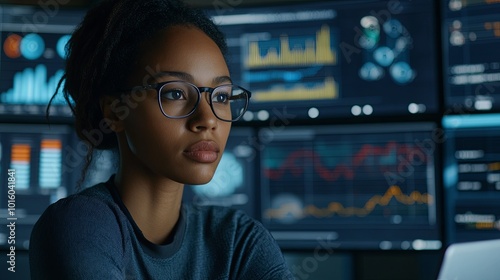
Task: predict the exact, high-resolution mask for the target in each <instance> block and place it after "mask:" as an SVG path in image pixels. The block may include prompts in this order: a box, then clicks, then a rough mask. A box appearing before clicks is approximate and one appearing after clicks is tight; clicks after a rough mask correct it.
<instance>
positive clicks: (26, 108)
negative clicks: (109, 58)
mask: <svg viewBox="0 0 500 280" xmlns="http://www.w3.org/2000/svg"><path fill="white" fill-rule="evenodd" d="M83 13H84V12H83V9H63V8H62V7H59V8H58V9H57V10H52V9H43V7H42V6H21V5H10V6H7V5H1V6H0V39H1V43H2V50H1V51H0V117H1V118H4V119H5V118H17V119H22V120H23V121H24V120H25V121H32V120H39V119H40V116H44V115H45V110H46V108H47V103H48V102H49V100H50V98H51V97H52V95H53V94H54V93H55V91H56V88H57V85H58V83H59V80H60V79H61V77H62V76H63V73H64V71H63V69H64V63H65V58H66V49H65V46H66V43H67V42H68V40H69V38H70V34H71V33H72V32H73V30H74V28H75V26H76V25H77V24H78V23H79V22H80V21H81V20H82V17H83ZM58 92H59V94H58V96H57V97H56V98H55V99H54V100H53V105H54V106H52V107H51V115H52V116H55V117H63V118H69V117H70V116H71V110H70V109H69V107H68V106H67V105H66V103H65V100H64V98H63V97H62V94H60V91H58Z"/></svg>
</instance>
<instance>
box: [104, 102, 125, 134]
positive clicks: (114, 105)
mask: <svg viewBox="0 0 500 280" xmlns="http://www.w3.org/2000/svg"><path fill="white" fill-rule="evenodd" d="M99 103H100V106H101V111H102V115H103V118H104V119H103V120H104V122H106V123H107V125H108V126H109V129H111V130H112V131H114V132H121V131H123V119H125V117H126V115H124V114H123V113H122V111H123V110H120V103H121V102H120V99H119V98H118V97H114V96H110V95H104V96H102V97H101V98H100V100H99ZM123 106H125V105H123Z"/></svg>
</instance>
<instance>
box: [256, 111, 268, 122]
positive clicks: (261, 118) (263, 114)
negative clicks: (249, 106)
mask: <svg viewBox="0 0 500 280" xmlns="http://www.w3.org/2000/svg"><path fill="white" fill-rule="evenodd" d="M257 119H258V120H259V121H266V120H268V119H269V112H268V111H266V110H261V111H259V112H257Z"/></svg>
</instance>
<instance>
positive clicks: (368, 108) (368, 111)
mask: <svg viewBox="0 0 500 280" xmlns="http://www.w3.org/2000/svg"><path fill="white" fill-rule="evenodd" d="M372 113H373V107H372V106H371V105H365V106H363V114H365V115H371V114H372Z"/></svg>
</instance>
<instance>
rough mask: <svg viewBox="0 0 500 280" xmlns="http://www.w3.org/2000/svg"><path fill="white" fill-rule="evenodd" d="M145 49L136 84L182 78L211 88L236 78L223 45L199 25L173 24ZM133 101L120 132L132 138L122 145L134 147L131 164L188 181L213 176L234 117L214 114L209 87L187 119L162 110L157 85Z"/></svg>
mask: <svg viewBox="0 0 500 280" xmlns="http://www.w3.org/2000/svg"><path fill="white" fill-rule="evenodd" d="M141 50H142V52H141V55H140V58H139V60H138V64H137V67H135V69H137V70H136V71H135V72H133V73H132V75H131V78H130V81H129V82H130V85H131V86H132V85H144V84H146V83H147V82H149V83H155V82H167V81H178V80H182V81H186V82H189V83H192V84H194V85H196V86H198V87H211V88H214V87H216V86H219V85H222V84H229V83H231V80H230V79H229V71H228V68H227V65H226V62H225V60H224V57H223V55H222V53H221V51H220V49H219V48H218V46H217V45H216V44H215V42H214V41H212V39H210V37H208V36H207V35H206V34H205V33H203V32H202V31H201V30H199V29H197V28H195V27H186V26H175V27H170V28H168V29H166V30H164V31H162V32H160V33H159V34H158V35H157V36H155V38H154V39H153V40H151V41H149V42H147V43H146V44H144V45H143V46H142V49H141ZM152 76H154V77H152ZM128 104H129V106H130V107H131V110H130V113H129V114H128V116H127V117H126V118H125V119H124V120H123V122H122V124H123V126H122V127H123V131H122V132H120V134H121V135H119V137H123V139H122V140H124V141H122V143H123V142H126V147H120V149H124V148H125V149H128V151H127V152H128V154H130V155H131V156H130V159H131V160H130V161H131V162H129V163H125V164H132V165H133V167H134V168H139V169H143V171H144V172H146V173H152V174H154V175H159V176H161V177H165V178H169V179H171V180H173V181H176V182H179V183H183V184H204V183H207V182H208V181H209V180H210V179H211V178H212V176H213V174H214V172H215V169H216V167H217V165H218V163H219V161H220V159H221V156H222V152H223V150H224V148H225V146H226V141H227V137H228V135H229V131H230V128H231V123H229V122H224V121H221V120H219V119H218V118H217V117H216V116H215V115H214V114H213V112H212V110H211V108H210V105H209V103H208V93H206V92H203V93H202V98H201V100H200V103H199V104H198V107H197V109H196V110H195V112H194V113H193V114H192V115H190V116H189V117H187V118H182V119H169V118H167V117H165V116H164V115H163V114H162V112H161V111H160V108H159V106H158V95H157V92H156V90H148V93H147V95H146V96H145V97H144V98H141V101H140V102H134V100H133V99H132V100H129V101H128ZM135 104H137V105H136V107H135V108H133V107H134V106H135ZM122 146H123V144H122Z"/></svg>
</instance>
